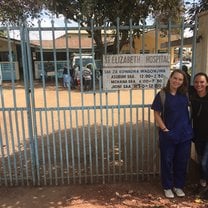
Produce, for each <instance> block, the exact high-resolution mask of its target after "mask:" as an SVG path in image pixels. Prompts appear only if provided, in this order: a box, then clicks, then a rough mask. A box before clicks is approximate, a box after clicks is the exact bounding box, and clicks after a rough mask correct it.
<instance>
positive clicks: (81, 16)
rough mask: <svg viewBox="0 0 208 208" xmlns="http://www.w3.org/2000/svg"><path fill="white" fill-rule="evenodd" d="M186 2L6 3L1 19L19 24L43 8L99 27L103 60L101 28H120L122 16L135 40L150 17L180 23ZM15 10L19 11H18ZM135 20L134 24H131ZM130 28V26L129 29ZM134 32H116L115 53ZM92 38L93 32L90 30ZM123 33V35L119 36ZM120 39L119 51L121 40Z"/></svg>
mask: <svg viewBox="0 0 208 208" xmlns="http://www.w3.org/2000/svg"><path fill="white" fill-rule="evenodd" d="M181 1H182V0H172V1H167V0H131V1H127V0H35V1H33V0H21V1H19V0H13V1H11V0H9V1H8V0H2V1H1V2H0V20H2V21H4V22H6V21H7V20H9V21H11V22H14V23H17V22H18V21H20V20H23V21H24V20H26V19H27V18H28V17H30V16H31V17H35V16H37V15H39V12H40V11H41V9H42V8H44V7H46V8H47V9H49V10H50V11H52V12H53V13H55V14H57V15H58V14H63V15H64V16H65V17H66V18H67V19H69V20H73V21H75V22H79V23H80V25H81V26H87V27H89V28H90V27H91V24H92V20H93V27H96V28H99V27H100V29H96V30H94V40H95V42H96V45H97V49H98V51H99V54H100V57H101V56H102V54H103V50H104V43H103V40H102V34H101V29H102V28H103V26H104V25H105V26H106V27H108V26H114V27H115V28H116V26H117V17H119V25H120V26H130V24H132V26H133V27H134V26H135V27H134V28H133V30H132V33H131V35H132V37H134V36H139V35H140V34H141V27H138V26H139V25H140V26H141V25H143V24H144V23H145V20H146V18H147V17H148V16H149V15H152V16H153V17H157V19H159V20H160V21H163V22H164V23H166V22H167V20H168V18H167V17H171V18H172V19H173V20H174V21H178V16H180V15H179V14H181ZM14 11H15V12H14ZM130 19H131V22H130ZM129 28H130V27H129ZM129 31H130V29H128V28H127V29H123V30H119V31H116V30H115V31H114V32H115V33H114V35H115V38H114V43H113V47H112V52H113V53H115V52H116V51H117V50H119V49H120V48H121V47H122V46H123V45H124V44H126V43H128V42H129V41H130V33H129ZM87 32H88V33H89V35H92V34H91V30H87ZM117 33H119V34H117ZM118 38H119V43H120V44H119V47H120V48H119V49H117V42H118V41H117V39H118Z"/></svg>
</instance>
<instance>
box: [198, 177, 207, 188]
mask: <svg viewBox="0 0 208 208" xmlns="http://www.w3.org/2000/svg"><path fill="white" fill-rule="evenodd" d="M199 183H200V185H201V186H202V187H206V186H207V181H206V180H204V179H200V181H199Z"/></svg>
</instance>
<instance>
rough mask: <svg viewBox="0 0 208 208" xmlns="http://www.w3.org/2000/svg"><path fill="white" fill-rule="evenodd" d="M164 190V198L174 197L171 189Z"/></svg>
mask: <svg viewBox="0 0 208 208" xmlns="http://www.w3.org/2000/svg"><path fill="white" fill-rule="evenodd" d="M164 192H165V197H166V198H170V199H172V198H174V194H173V192H172V190H171V189H164Z"/></svg>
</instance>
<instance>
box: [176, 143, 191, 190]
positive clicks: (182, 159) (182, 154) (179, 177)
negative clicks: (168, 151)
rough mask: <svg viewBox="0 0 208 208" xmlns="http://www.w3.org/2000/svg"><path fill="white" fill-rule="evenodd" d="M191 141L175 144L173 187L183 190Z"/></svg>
mask: <svg viewBox="0 0 208 208" xmlns="http://www.w3.org/2000/svg"><path fill="white" fill-rule="evenodd" d="M190 151H191V141H186V142H182V143H179V144H176V149H175V156H174V162H173V175H174V186H175V187H176V188H183V187H184V185H185V179H186V174H187V165H188V161H189V159H190Z"/></svg>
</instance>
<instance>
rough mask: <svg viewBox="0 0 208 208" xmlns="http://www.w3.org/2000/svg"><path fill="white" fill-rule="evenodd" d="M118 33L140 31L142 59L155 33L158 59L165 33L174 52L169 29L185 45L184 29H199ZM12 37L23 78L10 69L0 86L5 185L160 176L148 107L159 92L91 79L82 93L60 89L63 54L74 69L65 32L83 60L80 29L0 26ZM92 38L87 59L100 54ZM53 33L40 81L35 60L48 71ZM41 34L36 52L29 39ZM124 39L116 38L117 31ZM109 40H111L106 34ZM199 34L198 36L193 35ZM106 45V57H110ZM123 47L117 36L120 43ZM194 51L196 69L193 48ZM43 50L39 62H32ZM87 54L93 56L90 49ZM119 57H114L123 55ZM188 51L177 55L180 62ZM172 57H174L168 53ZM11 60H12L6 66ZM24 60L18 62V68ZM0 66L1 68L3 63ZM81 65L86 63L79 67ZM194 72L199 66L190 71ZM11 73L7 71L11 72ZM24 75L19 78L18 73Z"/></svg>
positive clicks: (0, 176) (0, 170) (0, 172)
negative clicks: (73, 37) (109, 86)
mask: <svg viewBox="0 0 208 208" xmlns="http://www.w3.org/2000/svg"><path fill="white" fill-rule="evenodd" d="M117 22H118V25H117V27H116V29H117V30H130V31H131V30H133V29H140V30H143V33H142V34H143V35H141V38H142V40H143V41H142V46H141V50H140V52H141V53H145V51H146V49H145V44H146V43H145V35H146V34H147V33H146V32H147V31H150V30H153V31H154V37H153V38H154V40H155V44H154V45H155V47H154V51H150V52H151V53H158V51H159V49H160V47H159V43H158V41H157V39H158V37H159V34H160V29H161V28H162V29H163V31H166V34H167V37H168V38H167V40H168V41H167V47H166V48H165V50H166V52H168V53H170V51H171V44H172V33H173V32H172V31H175V29H176V28H177V30H178V31H179V30H180V33H179V34H181V35H180V37H181V42H180V45H179V46H178V47H179V48H181V49H183V48H185V45H183V41H182V40H183V39H184V34H183V33H184V29H185V28H192V29H194V27H195V26H194V25H191V26H190V25H185V24H181V25H179V26H176V25H171V24H169V25H159V24H154V25H150V26H144V25H140V26H139V25H138V26H132V25H130V26H121V25H120V24H119V21H117ZM1 29H2V30H6V31H7V44H8V55H11V54H12V53H13V52H14V49H13V48H12V44H13V42H14V40H13V39H12V38H11V33H10V32H11V31H16V32H18V33H19V35H20V40H19V44H20V47H21V54H19V56H20V57H21V60H19V67H20V69H21V68H22V72H23V73H22V80H15V76H14V75H13V73H12V72H13V67H12V64H11V80H10V81H5V80H4V81H3V82H2V85H1V87H0V127H1V128H0V185H1V186H13V185H47V184H50V185H52V184H56V185H58V184H75V183H79V184H83V183H110V182H114V183H115V182H121V181H133V180H141V179H149V178H151V177H154V176H156V175H158V174H159V152H158V144H157V129H156V126H155V124H154V118H153V113H152V111H151V110H150V105H151V102H152V99H153V98H154V95H155V93H156V91H157V90H156V89H136V90H134V89H129V90H116V91H105V90H103V88H102V76H100V77H96V76H93V82H92V85H91V89H90V90H89V91H84V87H83V81H82V80H81V83H80V88H78V87H75V88H74V87H71V86H68V87H66V88H64V87H63V83H62V79H61V80H60V78H59V76H58V74H59V73H58V68H57V64H58V62H59V61H60V59H58V54H59V53H60V52H61V53H62V55H63V54H65V59H64V60H61V61H65V62H66V65H67V66H69V64H70V55H69V54H70V53H71V46H70V45H69V44H68V41H66V39H67V37H68V36H67V34H68V32H70V31H76V33H77V42H78V43H79V46H80V47H79V48H78V52H79V55H80V57H82V55H83V52H82V50H83V48H82V41H84V39H83V38H82V35H81V34H82V32H83V31H85V30H86V29H89V28H83V27H79V26H78V27H69V26H67V25H65V27H54V24H53V22H52V26H51V27H50V28H44V27H41V23H39V26H38V27H33V28H29V27H28V28H27V27H15V28H12V27H11V28H4V27H2V28H0V30H1ZM90 29H91V31H92V36H91V38H92V39H91V40H92V41H91V46H90V49H88V50H90V53H91V54H92V57H93V58H95V57H94V54H95V52H96V49H95V44H94V42H93V29H94V30H96V29H98V28H93V29H92V28H90ZM102 30H103V31H104V32H103V34H104V36H103V37H104V40H106V39H107V38H105V37H107V34H108V32H110V31H112V30H115V28H113V27H112V28H110V27H108V28H107V27H103V28H102ZM57 31H58V32H60V31H61V32H63V35H65V41H66V42H65V44H64V47H63V48H62V49H61V51H60V50H59V49H58V48H57V45H56V43H57V42H56V40H57V39H56V38H55V35H56V32H57ZM45 32H46V33H48V32H50V33H51V37H52V39H51V49H50V50H51V51H50V52H51V55H52V61H53V63H54V72H55V73H54V76H53V79H50V80H47V79H44V78H43V77H42V78H41V79H35V73H36V72H35V64H34V63H35V61H38V64H39V68H38V70H39V72H40V69H41V70H42V72H44V69H45V67H44V63H45V62H46V61H48V60H47V59H48V56H47V58H46V55H47V54H46V52H48V49H47V50H45V48H44V45H43V44H44V40H43V37H44V34H45ZM33 33H37V34H38V44H37V45H35V46H34V43H33V44H32V43H31V40H30V37H31V35H32V34H33ZM118 34H119V33H118ZM105 35H106V36H105ZM194 35H195V34H194ZM129 40H130V42H129V44H130V48H131V47H133V36H131V33H130V37H129ZM107 44H108V43H107V42H106V41H104V45H105V50H104V54H108V53H111V51H109V50H110V49H108V47H107ZM117 48H119V38H118V42H117ZM191 48H192V65H194V56H195V54H194V53H195V43H194V41H193V45H192V46H191ZM37 50H38V53H39V60H37V57H35V59H34V57H33V56H34V54H35V53H34V52H35V51H37ZM88 52H89V51H88ZM119 52H120V51H118V52H117V53H119ZM182 53H183V50H180V54H179V57H180V59H181V60H182V55H183V54H182ZM170 54H171V53H170ZM8 62H9V63H12V62H13V59H12V56H10V59H9V61H8ZM20 62H21V63H20ZM0 64H1V62H0ZM81 65H82V63H81ZM193 68H194V67H193ZM7 71H8V69H7ZM20 74H21V73H20Z"/></svg>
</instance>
